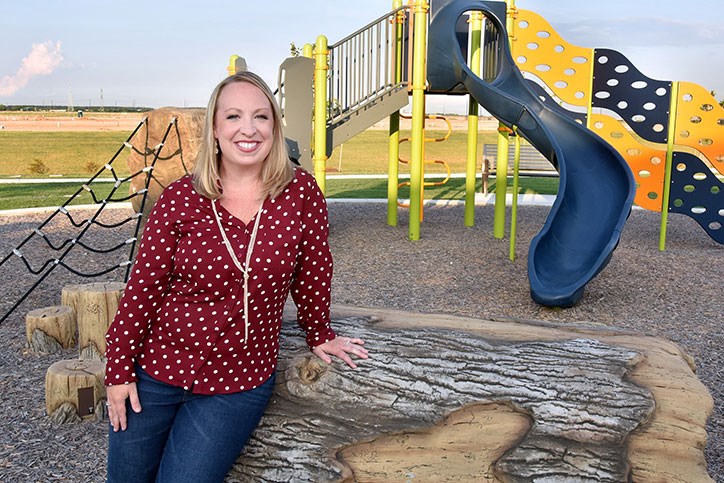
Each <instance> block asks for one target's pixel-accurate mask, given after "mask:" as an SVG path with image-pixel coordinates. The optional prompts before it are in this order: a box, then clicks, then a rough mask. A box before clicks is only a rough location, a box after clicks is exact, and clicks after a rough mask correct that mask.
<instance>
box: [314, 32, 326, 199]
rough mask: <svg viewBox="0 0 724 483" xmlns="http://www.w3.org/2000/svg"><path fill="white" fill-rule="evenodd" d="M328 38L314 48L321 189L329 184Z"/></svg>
mask: <svg viewBox="0 0 724 483" xmlns="http://www.w3.org/2000/svg"><path fill="white" fill-rule="evenodd" d="M328 55H329V52H328V51H327V37H325V36H324V35H320V36H319V37H317V43H316V44H315V46H314V60H315V65H314V156H313V159H312V160H313V162H314V177H315V178H316V180H317V184H318V185H319V189H320V190H322V193H324V192H325V188H326V184H327V70H328V68H329V67H328Z"/></svg>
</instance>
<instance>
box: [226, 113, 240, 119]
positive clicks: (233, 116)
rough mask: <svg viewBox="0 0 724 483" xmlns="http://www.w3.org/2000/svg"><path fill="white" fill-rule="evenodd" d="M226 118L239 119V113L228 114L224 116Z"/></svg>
mask: <svg viewBox="0 0 724 483" xmlns="http://www.w3.org/2000/svg"><path fill="white" fill-rule="evenodd" d="M226 119H239V115H238V114H229V115H228V116H226Z"/></svg>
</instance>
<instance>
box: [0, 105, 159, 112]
mask: <svg viewBox="0 0 724 483" xmlns="http://www.w3.org/2000/svg"><path fill="white" fill-rule="evenodd" d="M71 110H72V111H73V112H76V111H83V112H146V111H151V110H153V108H152V107H130V106H103V107H101V106H73V109H68V106H36V105H27V104H26V105H22V104H21V105H5V104H0V111H30V112H41V111H71Z"/></svg>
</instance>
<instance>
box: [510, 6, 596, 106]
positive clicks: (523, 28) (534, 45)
mask: <svg viewBox="0 0 724 483" xmlns="http://www.w3.org/2000/svg"><path fill="white" fill-rule="evenodd" d="M511 51H512V55H513V59H514V60H515V63H516V65H517V66H518V68H519V69H520V70H521V71H523V72H527V73H530V74H533V75H535V76H536V77H538V78H539V79H541V80H542V81H543V82H544V83H545V84H546V86H548V88H549V89H550V90H551V91H553V93H554V94H555V95H556V96H557V97H558V98H560V99H561V100H562V101H564V102H566V103H568V104H571V105H575V106H588V105H589V104H590V86H591V63H592V62H593V49H588V48H583V47H577V46H575V45H572V44H569V43H567V42H566V41H564V40H563V39H562V38H561V36H560V35H558V33H557V32H556V31H555V30H553V27H551V25H550V24H549V23H548V22H547V21H546V20H545V19H544V18H543V17H541V16H540V15H538V14H537V13H535V12H531V11H530V10H518V11H517V15H516V18H515V27H514V31H513V40H512V42H511Z"/></svg>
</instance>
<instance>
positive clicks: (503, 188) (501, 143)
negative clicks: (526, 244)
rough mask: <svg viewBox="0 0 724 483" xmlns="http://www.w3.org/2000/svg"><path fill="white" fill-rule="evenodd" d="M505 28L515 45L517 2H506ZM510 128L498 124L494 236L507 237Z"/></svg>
mask: <svg viewBox="0 0 724 483" xmlns="http://www.w3.org/2000/svg"><path fill="white" fill-rule="evenodd" d="M506 3H507V4H508V8H507V11H506V20H505V26H506V29H507V31H508V42H510V44H511V45H512V43H513V28H514V26H515V19H514V13H515V0H506ZM508 133H509V130H508V128H507V127H506V126H505V125H504V124H503V123H498V160H497V163H496V167H495V215H494V216H495V217H494V219H493V236H494V237H495V238H499V239H500V238H503V236H505V195H506V193H507V192H508V146H509V142H508Z"/></svg>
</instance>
